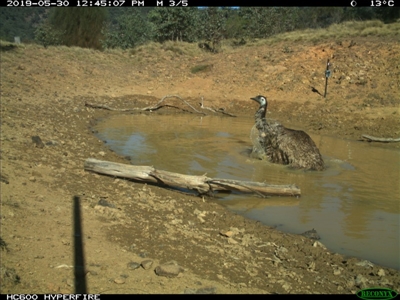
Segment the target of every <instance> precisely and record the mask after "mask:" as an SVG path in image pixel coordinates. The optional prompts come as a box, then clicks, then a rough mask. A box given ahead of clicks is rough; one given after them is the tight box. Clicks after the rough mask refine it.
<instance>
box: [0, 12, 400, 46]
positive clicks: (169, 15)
mask: <svg viewBox="0 0 400 300" xmlns="http://www.w3.org/2000/svg"><path fill="white" fill-rule="evenodd" d="M399 19H400V8H398V7H390V8H386V7H382V8H379V7H361V8H358V9H353V8H351V7H350V8H349V7H242V8H240V9H235V10H233V9H230V8H217V7H209V8H206V9H198V8H196V7H184V8H182V7H180V8H166V7H157V8H151V7H146V8H139V7H132V8H101V7H100V8H99V7H92V8H81V7H80V8H73V7H72V8H47V9H45V8H43V9H42V8H37V9H36V8H35V9H33V8H26V7H24V8H17V7H15V8H8V7H1V8H0V39H3V40H6V41H10V42H12V41H13V40H14V37H15V36H19V37H20V38H21V40H22V42H25V43H26V42H29V41H33V39H34V38H35V40H36V41H37V42H39V43H40V44H42V45H44V46H48V45H59V44H62V45H66V46H79V47H86V48H93V49H110V48H122V49H127V48H133V47H137V46H140V45H142V44H144V43H147V42H152V41H153V42H161V43H165V42H167V41H180V42H182V41H183V42H190V43H193V42H200V45H203V47H202V48H203V49H206V50H210V51H213V52H216V51H218V50H220V49H221V45H222V41H223V40H227V39H228V40H229V39H231V40H233V39H235V40H236V41H234V42H232V45H234V46H236V47H238V46H242V45H245V44H248V43H250V42H252V41H254V40H255V39H265V38H268V37H277V35H279V34H284V36H285V38H294V35H297V39H299V40H301V39H302V35H303V34H302V33H299V30H303V32H304V31H307V30H311V29H314V30H317V31H316V32H318V29H321V28H329V31H331V30H334V29H337V28H338V26H339V27H340V26H341V24H343V23H344V22H347V23H346V24H347V25H346V26H345V27H346V30H347V31H348V32H358V33H359V34H361V35H364V36H365V35H389V34H393V31H392V30H389V31H388V30H387V29H388V28H389V27H388V26H386V24H389V23H391V24H393V26H397V25H395V24H399V21H398V20H399ZM367 20H370V21H371V22H376V23H375V25H376V26H368V28H364V29H363V30H359V28H357V26H361V27H362V26H364V25H361V24H362V23H356V22H357V21H367ZM373 20H375V21H373ZM348 22H353V25H354V26H355V27H354V28H350V27H349V26H350V23H348ZM340 29H341V30H344V27H340ZM295 31H296V33H295ZM299 34H300V35H299ZM334 34H335V33H334V32H330V33H329V37H331V36H333V35H334ZM336 34H337V35H340V34H341V33H340V32H338V33H336ZM343 34H345V33H344V32H343ZM280 38H282V36H280ZM316 38H317V39H318V37H316ZM319 38H323V37H322V35H321V36H320V37H319Z"/></svg>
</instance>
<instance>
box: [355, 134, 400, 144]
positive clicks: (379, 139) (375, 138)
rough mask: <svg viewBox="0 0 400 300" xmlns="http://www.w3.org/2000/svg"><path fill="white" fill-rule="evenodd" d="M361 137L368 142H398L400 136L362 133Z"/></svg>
mask: <svg viewBox="0 0 400 300" xmlns="http://www.w3.org/2000/svg"><path fill="white" fill-rule="evenodd" d="M362 137H363V138H364V139H366V140H367V141H368V142H381V143H396V142H400V138H397V139H392V138H378V137H374V136H371V135H366V134H363V135H362Z"/></svg>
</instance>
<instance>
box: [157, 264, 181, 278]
mask: <svg viewBox="0 0 400 300" xmlns="http://www.w3.org/2000/svg"><path fill="white" fill-rule="evenodd" d="M154 271H155V272H156V274H157V275H158V276H165V277H177V276H178V275H179V273H181V272H183V271H184V270H183V268H182V267H180V266H177V265H160V266H157V267H156V268H155V270H154Z"/></svg>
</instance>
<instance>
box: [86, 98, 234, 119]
mask: <svg viewBox="0 0 400 300" xmlns="http://www.w3.org/2000/svg"><path fill="white" fill-rule="evenodd" d="M168 98H178V99H180V100H181V101H182V102H183V103H184V104H186V105H187V106H189V107H190V108H191V109H192V110H187V109H184V108H180V107H177V106H174V105H170V104H163V105H161V103H163V102H164V100H165V99H168ZM85 106H86V107H90V108H100V109H106V110H111V111H122V112H126V111H137V110H140V111H154V110H158V109H160V108H162V107H173V108H176V109H180V110H183V111H186V112H190V113H197V114H201V115H207V114H206V113H204V112H201V111H198V110H197V109H195V108H194V107H193V106H192V105H190V103H189V102H187V101H186V100H184V99H182V98H181V97H180V96H178V95H166V96H164V97H163V98H162V99H161V100H160V101H158V103H157V104H156V105H154V106H148V107H143V108H139V107H133V108H113V107H110V106H108V105H103V104H94V103H88V102H86V103H85ZM201 108H202V109H208V110H210V111H212V112H214V113H222V114H225V115H228V116H231V117H236V116H235V115H232V114H230V113H228V112H225V111H224V110H215V109H212V108H210V107H205V106H203V98H202V99H201Z"/></svg>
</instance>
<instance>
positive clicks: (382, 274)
mask: <svg viewBox="0 0 400 300" xmlns="http://www.w3.org/2000/svg"><path fill="white" fill-rule="evenodd" d="M385 275H386V274H385V270H384V269H379V271H378V276H381V277H382V276H385Z"/></svg>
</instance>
